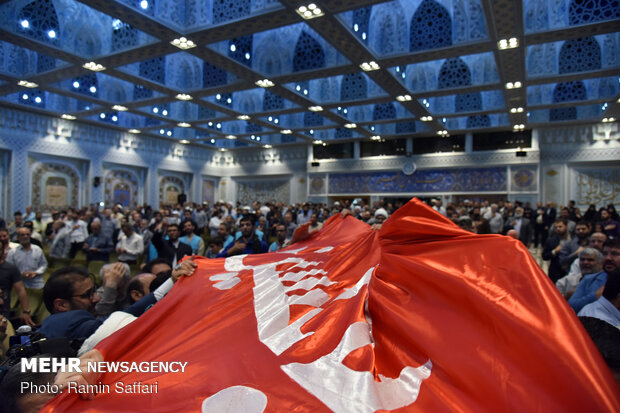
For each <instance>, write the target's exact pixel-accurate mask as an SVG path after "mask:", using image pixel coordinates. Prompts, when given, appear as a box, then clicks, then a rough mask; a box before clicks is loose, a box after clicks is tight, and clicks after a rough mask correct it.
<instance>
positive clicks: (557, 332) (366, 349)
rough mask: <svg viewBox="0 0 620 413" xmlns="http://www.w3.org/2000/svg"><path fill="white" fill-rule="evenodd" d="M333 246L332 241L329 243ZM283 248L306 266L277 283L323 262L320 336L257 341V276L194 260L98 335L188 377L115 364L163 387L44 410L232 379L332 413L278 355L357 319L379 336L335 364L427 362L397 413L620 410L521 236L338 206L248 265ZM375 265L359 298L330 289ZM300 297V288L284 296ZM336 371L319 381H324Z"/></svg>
mask: <svg viewBox="0 0 620 413" xmlns="http://www.w3.org/2000/svg"><path fill="white" fill-rule="evenodd" d="M302 247H305V249H303V250H302V251H299V252H295V250H298V249H300V248H302ZM325 247H333V249H331V250H329V251H327V252H325V250H322V249H324V248H325ZM291 250H292V251H293V252H287V251H291ZM285 258H295V259H299V258H302V259H303V260H304V261H305V262H307V263H310V264H309V265H306V266H305V267H303V268H302V267H301V266H299V265H298V266H296V265H295V263H282V264H278V265H277V266H276V267H275V268H276V271H277V273H278V277H279V278H280V279H281V280H282V278H283V277H285V276H287V275H286V274H291V273H292V274H295V273H299V272H300V271H309V270H312V269H314V270H322V271H323V272H320V273H315V274H308V275H305V276H304V277H303V280H307V279H309V278H317V279H319V278H321V277H327V279H328V280H327V281H331V282H332V283H333V284H330V285H322V284H319V285H317V286H315V287H314V289H321V290H322V291H323V292H324V293H325V294H326V295H327V296H328V300H327V301H326V302H325V303H324V304H322V305H321V306H320V310H321V311H320V312H319V313H318V314H315V315H314V316H313V317H312V318H311V319H310V320H309V321H307V322H306V323H305V324H304V325H303V327H302V328H301V333H312V334H311V335H309V336H307V337H305V338H303V339H301V340H299V341H297V342H296V343H294V344H292V345H291V346H289V347H288V348H287V349H285V350H284V351H283V352H282V353H281V354H275V353H274V351H272V350H271V349H270V348H269V347H268V346H266V345H265V344H264V343H263V342H261V340H260V338H259V334H258V332H257V320H258V319H259V318H260V316H259V315H257V313H256V309H257V305H255V299H256V300H258V297H257V296H255V294H256V291H255V287H257V288H258V289H259V287H260V286H256V285H255V282H256V280H258V279H259V278H257V277H258V276H257V275H256V274H255V273H256V271H255V270H252V269H246V270H242V271H240V272H239V273H238V276H239V278H240V282H239V283H238V284H236V285H235V286H234V287H232V288H231V289H227V290H219V289H217V288H214V285H216V283H217V281H213V280H210V277H212V276H213V275H215V274H222V273H230V271H227V270H226V269H225V265H224V259H212V260H209V259H200V260H198V269H197V271H196V273H195V274H194V275H193V276H192V277H189V278H185V279H182V280H181V281H180V282H178V283H177V285H175V287H174V288H173V290H172V291H171V292H170V293H169V294H168V295H167V296H166V297H165V298H164V299H162V301H161V302H160V303H158V304H157V305H155V306H153V307H152V308H151V309H150V310H148V311H147V312H146V313H145V314H144V315H143V316H141V317H140V318H139V319H138V320H136V321H135V322H133V323H132V324H130V325H129V326H127V327H126V328H124V329H123V330H122V331H120V332H118V333H116V334H114V335H113V336H111V337H109V338H108V339H106V340H104V341H103V342H102V343H100V344H99V345H98V346H97V348H98V349H99V350H100V351H101V352H102V353H103V355H104V358H105V359H106V360H127V361H150V360H156V361H187V362H188V365H187V370H186V373H184V374H180V373H177V374H144V373H127V374H121V373H116V374H112V373H107V374H104V375H103V376H102V377H101V379H100V381H101V382H102V383H112V384H113V383H115V382H118V381H123V382H125V383H133V382H135V381H141V382H143V383H146V384H149V383H152V382H155V381H157V382H158V393H157V394H154V395H131V394H118V393H115V392H114V391H112V392H111V393H110V394H99V395H97V397H96V398H95V400H93V401H84V400H80V399H79V398H78V397H77V396H75V395H67V394H63V395H60V396H58V397H56V398H55V399H54V400H53V401H52V402H50V403H48V405H46V407H44V408H43V410H42V411H44V412H52V411H53V412H65V411H66V412H73V411H75V412H77V411H79V412H104V411H106V412H107V411H110V412H122V411H132V412H142V411H143V412H180V411H183V412H186V411H187V412H190V411H201V405H202V403H203V400H205V399H206V398H208V397H210V396H212V395H214V394H216V393H218V392H219V391H221V390H223V389H226V388H228V387H231V386H246V387H250V388H253V389H256V390H259V391H260V392H262V393H263V394H264V395H266V397H267V407H266V411H268V412H284V411H286V412H292V411H298V412H320V411H329V410H330V409H329V408H328V407H327V405H326V404H325V403H323V401H322V397H323V396H316V395H313V394H312V393H311V392H310V391H308V390H307V389H306V388H304V387H303V386H301V385H300V384H299V383H298V382H296V381H295V380H294V379H292V378H291V377H290V376H289V375H288V374H287V373H286V371H285V369H284V368H283V367H282V366H285V365H287V366H288V365H292V364H294V363H299V364H302V365H303V364H308V363H312V362H314V361H316V360H317V359H318V358H320V357H322V356H325V355H327V354H328V353H331V352H332V351H333V350H334V349H335V348H336V346H338V344H339V343H340V341H341V339H342V337H343V335H344V333H345V331H346V330H347V328H348V327H349V326H350V325H351V324H352V323H355V322H358V323H364V322H366V321H367V318H369V319H370V320H371V323H372V329H371V331H372V337H373V339H374V346H373V345H366V346H362V347H360V348H358V349H356V350H354V351H352V352H350V353H349V354H348V355H347V356H346V357H345V358H344V359H343V360H342V364H343V365H344V366H346V367H347V368H348V369H351V370H353V371H356V372H371V373H372V375H373V376H374V377H375V380H376V381H377V382H379V381H386V379H385V377H387V378H397V377H399V374H400V372H401V370H402V369H403V368H404V367H405V366H411V367H414V368H415V367H418V366H420V365H422V364H424V363H425V362H426V361H427V360H429V359H430V361H431V362H432V369H431V374H430V377H428V378H427V379H426V380H424V381H423V382H422V384H421V386H420V390H419V397H418V398H417V400H416V401H415V402H413V403H411V404H408V405H405V406H401V407H399V408H398V409H396V410H397V411H420V412H443V411H450V412H476V413H478V412H511V411H514V412H538V411H540V412H543V411H544V412H572V411H574V412H585V411H587V412H617V411H620V395H619V390H618V387H617V385H616V383H615V381H614V380H613V377H612V376H611V373H610V371H609V369H608V368H607V366H606V365H605V363H604V361H603V360H602V358H601V356H600V355H599V353H598V351H597V349H596V348H595V346H594V344H593V343H592V342H591V340H590V339H589V337H588V336H587V334H586V333H585V331H584V330H583V328H582V327H581V325H580V323H579V321H578V319H577V318H576V316H575V314H574V313H573V312H572V310H571V309H570V307H569V306H568V305H567V303H566V302H565V300H564V299H563V298H562V297H561V296H560V294H559V293H558V292H557V290H556V288H555V286H554V285H553V284H552V283H551V282H550V280H549V279H548V277H547V276H546V275H545V274H544V273H543V272H542V271H541V269H540V268H539V267H538V266H537V264H536V263H535V262H534V260H533V259H532V257H531V256H530V254H529V253H528V251H527V250H526V249H525V248H524V247H523V246H522V244H521V243H520V242H518V241H516V240H513V239H511V238H508V237H503V236H498V235H475V234H471V233H469V232H466V231H464V230H461V229H460V228H458V227H456V226H455V225H453V224H452V223H451V222H449V221H448V220H446V219H445V218H444V217H442V216H441V215H439V214H437V213H435V212H434V211H433V210H432V209H430V208H428V207H427V206H426V205H424V204H423V203H421V202H419V201H417V200H413V201H411V202H409V203H408V204H407V205H405V206H404V207H403V208H401V209H399V210H398V211H397V212H396V213H394V214H393V216H392V217H390V219H388V220H387V221H386V222H385V223H384V225H383V228H382V229H381V230H380V231H374V230H372V229H370V227H369V226H367V225H366V224H363V223H361V222H360V221H358V220H356V219H354V218H352V217H347V218H346V219H342V218H341V217H340V216H336V217H332V218H330V219H329V220H328V222H327V223H326V224H325V225H324V227H323V229H322V231H321V232H320V233H318V234H314V235H313V236H312V237H311V238H310V239H308V240H306V241H303V242H301V243H298V244H295V245H293V246H291V247H289V248H288V249H286V250H284V252H279V253H270V254H262V255H254V256H247V257H245V258H244V260H243V264H245V265H253V266H256V265H260V264H267V263H276V262H280V261H282V260H283V259H285ZM373 267H375V268H374V272H373V274H372V277H371V278H370V281H369V283H368V285H363V286H361V288H360V291H359V294H357V295H354V296H352V298H349V299H338V300H336V299H335V298H336V297H338V296H340V295H341V294H342V293H343V292H344V291H345V290H347V289H350V288H353V287H354V286H355V285H356V284H357V283H358V281H359V280H360V279H361V278H362V276H363V275H364V274H365V273H367V271H368V270H369V269H370V268H373ZM295 282H296V281H282V285H283V286H284V287H285V288H286V287H291V286H292V285H294V284H295ZM325 284H328V282H326V283H325ZM260 288H262V287H260ZM261 291H264V292H268V290H267V289H265V290H261ZM304 293H307V291H306V290H305V289H304V288H301V287H300V288H299V289H295V290H289V291H287V293H286V294H287V297H293V296H296V295H297V296H300V295H303V294H304ZM365 306H367V311H366V312H365ZM313 310H316V309H315V307H314V306H312V305H307V304H294V305H291V306H290V307H289V311H290V320H289V323H292V322H294V321H295V320H298V319H300V318H301V317H304V316H306V315H308V314H310V312H311V311H313ZM327 376H329V375H327ZM327 376H326V377H317V378H310V379H312V380H315V381H316V382H319V383H321V382H322V381H323V380H326V382H329V379H330V378H329V377H327ZM382 377H383V378H382ZM112 387H113V386H112ZM325 391H326V394H327V396H325V397H341V398H343V399H344V400H345V401H346V400H351V401H354V400H358V399H363V398H364V397H363V396H364V395H363V394H345V393H344V392H342V393H340V394H339V393H338V389H329V388H328V389H325ZM361 391H364V392H366V391H368V390H361ZM334 394H336V396H334ZM345 405H346V403H345ZM345 410H346V409H345Z"/></svg>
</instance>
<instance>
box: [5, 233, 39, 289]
mask: <svg viewBox="0 0 620 413" xmlns="http://www.w3.org/2000/svg"><path fill="white" fill-rule="evenodd" d="M17 239H18V241H19V247H17V248H13V249H12V250H10V251H9V253H8V254H7V257H6V262H8V263H11V264H13V265H15V266H16V267H17V268H18V269H19V272H20V273H21V275H22V281H23V282H24V287H26V288H36V289H41V288H43V285H44V282H43V274H44V273H45V271H46V270H47V260H46V259H45V255H44V254H43V250H41V248H39V247H37V246H36V245H32V244H31V243H30V229H29V228H26V227H21V228H19V229H18V230H17Z"/></svg>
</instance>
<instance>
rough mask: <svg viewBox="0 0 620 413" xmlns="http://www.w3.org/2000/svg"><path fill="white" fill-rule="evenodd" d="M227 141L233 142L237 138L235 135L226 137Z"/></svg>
mask: <svg viewBox="0 0 620 413" xmlns="http://www.w3.org/2000/svg"><path fill="white" fill-rule="evenodd" d="M226 139H230V140H233V139H237V137H236V136H235V135H226Z"/></svg>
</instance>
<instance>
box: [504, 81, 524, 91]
mask: <svg viewBox="0 0 620 413" xmlns="http://www.w3.org/2000/svg"><path fill="white" fill-rule="evenodd" d="M521 86H522V84H521V82H519V81H518V80H517V81H516V82H508V83H506V89H519V88H520V87H521Z"/></svg>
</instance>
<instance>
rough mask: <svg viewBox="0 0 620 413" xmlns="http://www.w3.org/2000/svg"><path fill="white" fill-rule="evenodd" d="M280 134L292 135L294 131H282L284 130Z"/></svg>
mask: <svg viewBox="0 0 620 413" xmlns="http://www.w3.org/2000/svg"><path fill="white" fill-rule="evenodd" d="M280 133H281V134H282V135H290V134H291V133H293V131H292V130H290V129H282V130H281V131H280Z"/></svg>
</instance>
